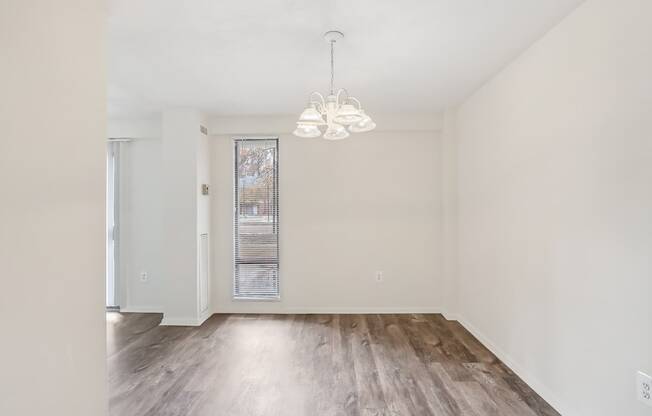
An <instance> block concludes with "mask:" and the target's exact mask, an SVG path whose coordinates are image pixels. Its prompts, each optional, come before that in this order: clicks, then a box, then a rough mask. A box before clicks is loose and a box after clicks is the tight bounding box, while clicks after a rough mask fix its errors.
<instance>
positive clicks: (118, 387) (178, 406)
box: [107, 312, 558, 416]
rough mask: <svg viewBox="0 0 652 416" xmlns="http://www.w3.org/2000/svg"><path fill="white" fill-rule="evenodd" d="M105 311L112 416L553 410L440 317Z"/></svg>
mask: <svg viewBox="0 0 652 416" xmlns="http://www.w3.org/2000/svg"><path fill="white" fill-rule="evenodd" d="M160 320H161V316H160V315H158V314H129V313H116V312H110V313H108V314H107V324H108V325H107V326H108V367H109V394H110V404H109V405H110V414H111V416H173V415H174V416H182V415H197V416H199V415H201V416H207V415H210V416H268V415H269V416H271V415H278V416H322V415H323V416H336V415H361V416H394V415H400V416H410V415H419V416H420V415H437V416H439V415H441V416H451V415H465V416H467V415H468V416H489V415H491V416H535V415H539V416H553V415H556V416H558V413H557V412H555V411H554V410H553V409H552V408H551V407H550V406H548V404H546V402H545V401H544V400H543V399H541V398H540V397H539V396H538V395H537V394H536V393H534V392H533V391H532V390H531V389H530V388H529V387H528V386H527V385H526V384H525V383H524V382H523V381H521V379H519V378H518V377H517V376H516V375H515V374H514V373H512V371H510V369H509V368H507V367H506V366H505V365H504V364H503V363H501V362H500V361H499V360H498V359H497V358H496V357H495V356H494V355H493V354H492V353H491V352H489V351H488V350H487V349H486V348H485V347H484V346H482V344H480V343H479V342H478V341H477V340H476V339H475V338H474V337H473V336H472V335H471V334H470V333H469V332H467V331H466V330H465V329H464V328H463V327H462V326H461V325H460V324H459V323H458V322H455V321H447V320H446V319H444V318H443V316H441V315H213V316H212V317H211V318H210V319H208V320H207V321H206V322H205V323H204V324H203V325H202V326H201V327H161V326H158V324H159V322H160Z"/></svg>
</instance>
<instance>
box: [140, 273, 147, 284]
mask: <svg viewBox="0 0 652 416" xmlns="http://www.w3.org/2000/svg"><path fill="white" fill-rule="evenodd" d="M147 280H149V276H148V275H147V272H141V273H140V281H141V282H143V283H145V282H147Z"/></svg>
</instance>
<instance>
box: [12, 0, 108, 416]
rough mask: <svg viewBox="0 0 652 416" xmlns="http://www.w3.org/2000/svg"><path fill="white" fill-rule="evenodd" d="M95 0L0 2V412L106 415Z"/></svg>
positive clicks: (101, 81) (99, 44)
mask: <svg viewBox="0 0 652 416" xmlns="http://www.w3.org/2000/svg"><path fill="white" fill-rule="evenodd" d="M105 8H106V5H105V4H104V2H103V1H99V0H98V1H88V0H61V1H56V2H53V1H42V0H34V1H29V2H26V1H21V0H8V1H2V2H0V51H2V52H1V55H2V58H0V61H1V62H2V63H1V64H0V91H2V93H1V94H0V95H1V97H2V98H1V99H0V125H1V126H2V136H1V137H0V189H2V192H1V193H0V265H1V269H0V283H1V290H0V328H2V336H1V339H2V341H1V342H0V414H2V415H46V414H47V415H52V416H88V415H98V416H99V415H105V414H106V412H107V409H106V404H107V403H106V369H105V366H106V364H105V359H106V353H105V351H106V346H105V339H106V335H105V328H106V322H105V318H104V294H105V293H104V292H105V285H104V253H105V251H104V247H105V227H104V224H105V217H104V212H105V209H104V208H105V207H104V200H105V166H106V143H105V124H106V123H105V117H106V116H105V88H106V87H105V85H106V80H105V73H104V68H105V62H104V56H105V55H104V52H105V44H104V28H105V21H106V16H105V11H106V9H105Z"/></svg>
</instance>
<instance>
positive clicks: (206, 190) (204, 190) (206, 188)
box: [201, 183, 208, 195]
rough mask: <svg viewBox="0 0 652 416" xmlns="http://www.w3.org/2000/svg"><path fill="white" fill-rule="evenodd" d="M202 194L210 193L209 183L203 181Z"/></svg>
mask: <svg viewBox="0 0 652 416" xmlns="http://www.w3.org/2000/svg"><path fill="white" fill-rule="evenodd" d="M201 194H202V195H208V185H207V184H205V183H203V184H202V185H201Z"/></svg>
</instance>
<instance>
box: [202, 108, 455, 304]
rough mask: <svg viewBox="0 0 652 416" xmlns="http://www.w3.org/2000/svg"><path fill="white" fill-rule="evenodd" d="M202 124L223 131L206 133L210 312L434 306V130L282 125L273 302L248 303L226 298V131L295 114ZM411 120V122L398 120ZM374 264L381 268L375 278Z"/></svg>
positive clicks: (437, 225)
mask: <svg viewBox="0 0 652 416" xmlns="http://www.w3.org/2000/svg"><path fill="white" fill-rule="evenodd" d="M438 123H439V117H438V116H432V117H431V119H430V126H432V125H435V126H438V125H439V124H438ZM209 125H210V126H211V129H212V130H211V131H212V132H220V133H223V134H218V135H214V136H212V137H211V139H212V140H211V162H212V184H213V185H212V189H213V191H212V207H211V211H212V218H213V232H212V234H213V248H212V253H213V274H212V276H213V279H212V285H213V292H212V298H213V306H214V310H215V311H216V312H236V311H237V312H256V311H259V312H360V311H363V312H374V311H379V312H382V311H387V312H390V311H396V312H399V311H405V312H407V311H419V312H426V311H435V310H436V311H439V310H440V307H441V304H442V300H443V298H442V294H443V291H444V289H443V288H442V284H443V282H442V279H441V276H440V259H439V255H440V238H441V217H440V215H441V203H442V200H441V195H440V186H441V184H440V177H441V171H440V167H441V164H440V156H441V153H440V145H441V143H440V137H439V133H438V132H437V131H436V130H434V129H431V130H421V131H417V130H414V131H408V130H404V131H378V132H371V133H364V134H356V135H353V136H352V137H351V138H349V139H347V140H344V141H340V142H329V141H326V140H323V139H300V138H297V137H294V136H292V135H290V134H281V135H280V141H279V147H280V155H279V164H280V167H279V171H280V186H279V192H280V224H281V225H280V254H281V258H280V268H281V274H280V278H281V301H280V302H247V301H233V300H232V299H231V297H232V292H233V291H232V279H233V269H232V264H233V241H232V240H233V224H232V218H233V142H232V140H231V137H232V136H233V135H237V134H238V132H239V133H251V134H260V133H268V134H269V133H273V132H274V131H273V130H272V129H271V128H269V127H267V128H266V127H265V126H276V127H277V128H278V129H279V130H280V131H286V130H287V129H288V128H290V127H292V126H293V122H291V123H288V124H283V123H282V122H281V121H278V120H277V121H274V120H269V119H267V118H264V119H262V120H261V119H258V118H251V119H246V118H239V119H215V120H212V121H211V122H210V124H209ZM409 125H415V124H410V123H407V122H406V123H403V126H408V127H409ZM422 126H423V125H422ZM430 126H428V127H430ZM236 128H237V129H238V130H239V131H238V130H235V129H236ZM268 128H269V130H268ZM227 132H228V133H229V134H227ZM376 270H381V271H383V272H384V276H385V277H384V281H383V282H382V283H380V284H379V283H376V282H375V271H376Z"/></svg>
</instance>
